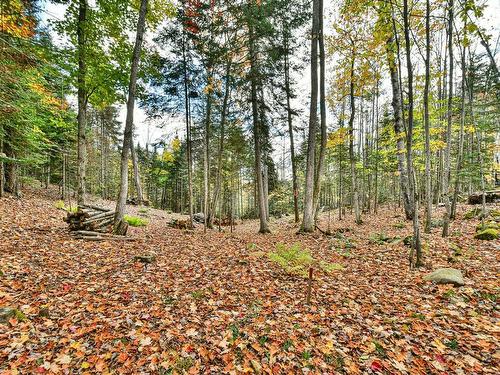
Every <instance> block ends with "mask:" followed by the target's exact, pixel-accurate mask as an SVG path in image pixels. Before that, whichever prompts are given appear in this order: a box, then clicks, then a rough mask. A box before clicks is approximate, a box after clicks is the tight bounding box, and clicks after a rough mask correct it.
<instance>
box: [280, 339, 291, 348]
mask: <svg viewBox="0 0 500 375" xmlns="http://www.w3.org/2000/svg"><path fill="white" fill-rule="evenodd" d="M292 346H293V341H292V340H290V339H287V340H286V341H285V342H284V343H283V346H282V348H283V350H284V351H288V349H290V348H291V347H292Z"/></svg>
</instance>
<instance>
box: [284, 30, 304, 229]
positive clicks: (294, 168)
mask: <svg viewBox="0 0 500 375" xmlns="http://www.w3.org/2000/svg"><path fill="white" fill-rule="evenodd" d="M283 34H284V38H283V44H284V46H285V57H284V58H285V66H284V71H285V91H286V109H287V120H288V135H289V137H290V159H291V164H292V189H293V212H294V214H295V222H296V223H298V222H299V220H300V218H299V186H298V183H297V161H296V160H295V143H294V138H293V124H292V120H293V118H292V107H291V97H292V93H291V88H290V63H289V56H288V54H289V45H288V40H289V35H288V30H285V31H284V33H283Z"/></svg>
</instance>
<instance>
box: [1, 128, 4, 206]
mask: <svg viewBox="0 0 500 375" xmlns="http://www.w3.org/2000/svg"><path fill="white" fill-rule="evenodd" d="M3 137H4V135H3V124H2V123H1V122H0V198H2V196H3V194H4V191H5V187H4V184H5V176H4V163H3V159H2V157H4V156H5V154H4V152H3Z"/></svg>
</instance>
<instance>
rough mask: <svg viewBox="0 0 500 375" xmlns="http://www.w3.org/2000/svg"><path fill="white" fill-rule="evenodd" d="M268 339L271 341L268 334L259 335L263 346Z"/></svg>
mask: <svg viewBox="0 0 500 375" xmlns="http://www.w3.org/2000/svg"><path fill="white" fill-rule="evenodd" d="M268 341H269V337H267V335H262V336H260V337H259V344H260V345H261V346H264V344H265V343H266V342H268Z"/></svg>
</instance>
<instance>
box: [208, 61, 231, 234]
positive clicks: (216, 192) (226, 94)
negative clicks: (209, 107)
mask: <svg viewBox="0 0 500 375" xmlns="http://www.w3.org/2000/svg"><path fill="white" fill-rule="evenodd" d="M230 72H231V60H228V62H227V65H226V82H225V85H226V86H225V88H224V99H223V102H222V113H221V122H220V137H219V152H218V155H217V176H216V180H215V188H214V196H213V200H212V210H211V211H212V212H215V208H216V207H217V203H218V200H219V195H220V190H221V184H222V168H223V167H222V154H223V152H224V138H225V127H226V115H227V107H228V103H229V94H230V91H231V88H230V87H231V82H230V79H231V76H230ZM213 218H214V215H211V216H210V220H212V223H213ZM212 223H210V226H212V225H213V224H212Z"/></svg>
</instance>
